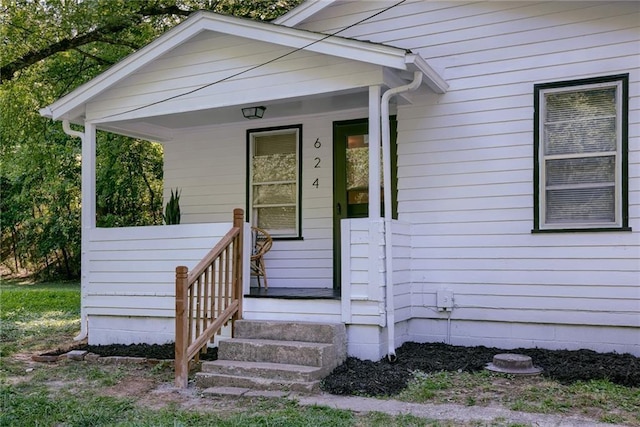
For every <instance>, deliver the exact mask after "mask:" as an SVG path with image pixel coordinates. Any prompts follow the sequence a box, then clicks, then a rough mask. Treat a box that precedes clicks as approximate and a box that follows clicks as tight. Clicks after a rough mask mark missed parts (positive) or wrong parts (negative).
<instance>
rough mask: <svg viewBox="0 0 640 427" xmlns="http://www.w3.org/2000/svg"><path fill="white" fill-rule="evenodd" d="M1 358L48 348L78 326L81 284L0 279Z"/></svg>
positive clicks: (73, 331)
mask: <svg viewBox="0 0 640 427" xmlns="http://www.w3.org/2000/svg"><path fill="white" fill-rule="evenodd" d="M0 322H1V323H0V358H2V359H4V358H5V357H7V356H9V355H11V354H14V353H16V352H34V351H38V350H49V349H52V348H51V347H52V346H53V347H54V348H55V346H56V345H57V344H58V343H60V342H64V341H66V340H68V338H69V337H70V336H72V335H73V334H76V333H77V332H78V331H79V330H80V284H79V283H77V282H47V283H40V284H33V283H29V282H24V281H18V280H4V279H3V280H2V282H0Z"/></svg>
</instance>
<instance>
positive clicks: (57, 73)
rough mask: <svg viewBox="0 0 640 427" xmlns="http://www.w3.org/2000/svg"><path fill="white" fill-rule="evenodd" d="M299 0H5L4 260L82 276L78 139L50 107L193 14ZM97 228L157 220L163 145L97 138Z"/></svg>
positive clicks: (0, 112)
mask: <svg viewBox="0 0 640 427" xmlns="http://www.w3.org/2000/svg"><path fill="white" fill-rule="evenodd" d="M298 3H300V0H46V1H45V0H13V1H11V0H9V1H6V2H3V3H2V5H0V36H1V43H0V76H1V79H0V126H1V129H0V156H1V157H0V192H1V193H0V215H1V216H0V229H1V233H2V246H1V250H0V255H1V256H2V264H3V265H4V266H5V267H9V268H10V269H12V270H14V271H15V270H23V269H27V270H30V271H31V272H36V273H42V274H47V275H65V276H68V277H76V276H78V275H79V273H80V208H81V206H80V169H81V147H80V141H79V140H78V139H75V138H71V137H69V136H67V135H66V134H65V133H64V132H63V131H62V127H61V125H60V123H56V122H53V121H51V120H47V119H44V118H42V117H40V115H39V113H38V111H39V109H40V108H42V107H44V106H46V105H48V104H50V103H52V102H53V101H55V100H56V99H58V98H59V97H61V96H63V95H65V94H66V93H68V92H70V91H71V90H73V89H74V88H76V87H78V86H79V85H81V84H83V83H85V82H87V81H88V80H90V79H91V78H93V77H95V76H96V75H98V74H99V73H101V72H102V71H104V70H105V69H106V68H108V67H109V66H111V65H112V64H115V63H116V62H117V61H119V60H120V59H122V58H123V57H124V56H126V55H128V54H130V53H132V52H134V51H135V50H137V49H139V48H140V47H142V46H144V45H145V44H147V43H149V42H150V41H151V40H153V39H154V38H156V37H157V36H158V35H160V34H162V33H163V32H164V31H166V30H167V29H169V28H171V27H173V26H174V25H176V24H177V23H179V22H181V21H182V20H184V19H185V18H186V17H187V16H188V15H189V14H191V13H193V12H194V11H196V10H201V9H205V10H213V11H216V12H221V13H226V14H233V15H236V16H241V17H246V18H251V19H261V20H269V19H273V18H275V17H277V16H279V15H281V14H282V13H284V12H286V11H287V10H289V9H291V8H292V7H293V6H295V5H297V4H298ZM96 162H97V171H96V175H97V183H96V192H97V222H98V226H127V225H147V224H161V223H162V147H161V146H160V145H159V144H156V143H153V142H149V141H141V140H135V139H131V138H126V137H122V136H118V135H113V134H106V133H99V134H98V139H97V159H96Z"/></svg>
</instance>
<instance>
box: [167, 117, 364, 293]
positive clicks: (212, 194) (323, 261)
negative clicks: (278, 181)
mask: <svg viewBox="0 0 640 427" xmlns="http://www.w3.org/2000/svg"><path fill="white" fill-rule="evenodd" d="M268 111H269V110H267V114H265V116H267V115H268ZM364 116H366V109H357V110H345V111H339V112H332V113H327V114H316V115H309V116H295V117H289V118H286V119H267V118H265V119H262V120H260V124H261V125H263V126H264V127H265V128H268V127H279V126H284V125H286V124H289V123H300V124H302V127H303V129H304V132H303V133H304V134H303V138H302V148H301V150H300V154H301V159H300V161H301V162H302V175H301V177H300V185H301V187H302V192H301V195H302V199H301V203H300V207H301V217H302V218H301V226H302V227H301V236H302V239H291V240H277V241H275V242H274V244H273V247H272V248H271V250H270V251H269V252H268V253H267V254H266V256H265V259H266V265H267V269H268V274H269V287H294V288H304V287H310V288H331V287H332V286H333V267H332V265H333V250H332V248H333V238H332V235H333V232H332V227H333V209H332V206H333V168H332V166H331V159H332V158H333V151H332V146H333V144H332V143H331V140H332V125H333V122H334V121H336V120H348V119H356V118H361V117H364ZM252 127H255V121H248V120H244V121H243V122H241V123H239V124H230V125H226V126H215V127H213V126H212V127H207V128H200V129H196V130H189V131H188V132H186V131H185V132H182V133H181V134H180V135H177V136H176V138H175V140H174V141H171V142H168V143H166V144H164V156H165V169H164V172H165V173H164V188H165V189H166V191H165V194H164V196H165V201H166V200H168V197H169V189H171V188H180V189H181V190H182V195H181V197H180V207H181V211H182V223H184V224H187V223H209V222H228V221H229V215H230V213H231V212H232V211H233V209H234V208H238V207H241V208H244V207H245V206H246V202H247V198H246V188H247V169H246V163H247V151H246V150H247V143H246V137H247V131H248V130H249V129H251V128H252ZM316 140H319V141H320V146H319V147H318V148H316V147H315V146H314V143H315V142H316ZM316 158H319V159H321V163H320V164H319V165H318V167H315V166H316V164H317V160H316ZM316 180H318V182H319V185H318V187H317V188H316V187H315V186H314V185H313V183H314V182H315V181H316Z"/></svg>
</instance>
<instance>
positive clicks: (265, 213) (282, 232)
mask: <svg viewBox="0 0 640 427" xmlns="http://www.w3.org/2000/svg"><path fill="white" fill-rule="evenodd" d="M300 132H301V127H292V128H286V129H279V130H266V131H250V132H249V195H248V199H249V206H250V207H249V211H250V212H251V222H252V224H253V225H255V226H257V227H259V228H262V229H264V230H266V231H267V232H268V233H269V234H271V235H272V236H273V237H300V231H299V230H300V224H299V221H298V218H299V215H300V200H299V190H300V173H299V171H300Z"/></svg>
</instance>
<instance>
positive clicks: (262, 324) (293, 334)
mask: <svg viewBox="0 0 640 427" xmlns="http://www.w3.org/2000/svg"><path fill="white" fill-rule="evenodd" d="M346 336H347V331H346V328H345V326H344V324H341V323H314V322H283V321H277V320H271V321H256V320H238V321H236V322H235V323H234V337H236V338H253V339H265V340H278V341H303V342H315V343H327V344H337V343H336V340H338V341H341V340H346Z"/></svg>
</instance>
